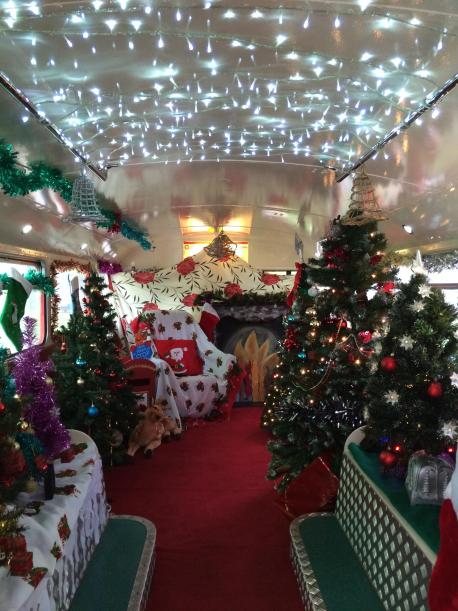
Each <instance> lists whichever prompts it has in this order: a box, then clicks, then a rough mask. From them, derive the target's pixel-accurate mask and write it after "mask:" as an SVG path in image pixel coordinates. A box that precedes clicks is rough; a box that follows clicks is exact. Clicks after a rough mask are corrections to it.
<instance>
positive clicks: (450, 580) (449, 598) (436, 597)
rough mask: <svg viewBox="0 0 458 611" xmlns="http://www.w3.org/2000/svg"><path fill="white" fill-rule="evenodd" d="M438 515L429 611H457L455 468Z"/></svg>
mask: <svg viewBox="0 0 458 611" xmlns="http://www.w3.org/2000/svg"><path fill="white" fill-rule="evenodd" d="M445 496H446V499H445V501H444V502H443V504H442V507H441V512H440V534H441V541H440V547H439V554H438V556H437V561H436V564H435V565H434V568H433V573H432V575H431V582H430V586H429V592H428V599H429V606H430V609H431V611H458V579H457V574H456V571H457V568H456V567H457V566H458V518H457V516H458V469H457V467H455V471H454V473H453V476H452V480H451V482H450V484H449V485H448V488H447V490H446V492H445Z"/></svg>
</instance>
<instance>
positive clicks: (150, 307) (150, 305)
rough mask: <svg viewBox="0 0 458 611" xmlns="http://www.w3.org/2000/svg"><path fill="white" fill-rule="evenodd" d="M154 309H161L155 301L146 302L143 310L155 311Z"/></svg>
mask: <svg viewBox="0 0 458 611" xmlns="http://www.w3.org/2000/svg"><path fill="white" fill-rule="evenodd" d="M154 310H159V306H158V305H156V304H155V303H145V305H144V306H143V312H153V311H154Z"/></svg>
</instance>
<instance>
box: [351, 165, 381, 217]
mask: <svg viewBox="0 0 458 611" xmlns="http://www.w3.org/2000/svg"><path fill="white" fill-rule="evenodd" d="M386 219H387V217H386V216H385V215H384V214H383V212H382V210H381V208H380V206H379V204H378V202H377V199H376V197H375V193H374V187H373V186H372V183H371V181H370V178H369V176H368V175H367V174H366V172H365V171H364V169H361V170H360V171H359V172H357V173H356V176H355V177H354V179H353V185H352V187H351V195H350V205H349V207H348V211H347V214H345V216H343V217H342V218H341V219H340V223H341V225H366V224H367V223H373V222H374V221H386Z"/></svg>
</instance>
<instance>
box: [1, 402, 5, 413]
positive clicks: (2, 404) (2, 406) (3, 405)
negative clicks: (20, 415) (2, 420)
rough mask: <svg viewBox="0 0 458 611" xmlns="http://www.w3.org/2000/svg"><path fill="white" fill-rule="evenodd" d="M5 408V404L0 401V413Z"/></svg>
mask: <svg viewBox="0 0 458 611" xmlns="http://www.w3.org/2000/svg"><path fill="white" fill-rule="evenodd" d="M5 409H6V405H5V404H4V403H2V402H0V414H1V413H2V412H4V411H5Z"/></svg>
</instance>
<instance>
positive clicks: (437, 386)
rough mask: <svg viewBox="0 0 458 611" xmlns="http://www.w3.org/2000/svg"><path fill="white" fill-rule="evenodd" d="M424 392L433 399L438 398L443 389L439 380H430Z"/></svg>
mask: <svg viewBox="0 0 458 611" xmlns="http://www.w3.org/2000/svg"><path fill="white" fill-rule="evenodd" d="M426 392H427V393H428V396H430V397H432V398H433V399H438V398H439V397H442V395H443V394H444V389H443V388H442V384H441V383H440V382H431V384H430V385H429V386H428V388H427V389H426Z"/></svg>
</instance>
